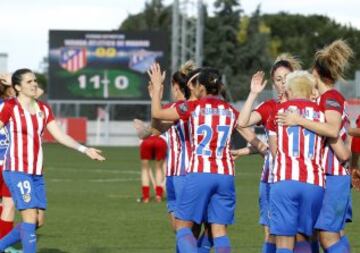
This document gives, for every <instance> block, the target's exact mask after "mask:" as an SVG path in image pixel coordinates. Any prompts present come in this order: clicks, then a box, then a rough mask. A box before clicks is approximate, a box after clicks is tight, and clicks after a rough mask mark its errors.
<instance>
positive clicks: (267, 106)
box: [254, 99, 278, 183]
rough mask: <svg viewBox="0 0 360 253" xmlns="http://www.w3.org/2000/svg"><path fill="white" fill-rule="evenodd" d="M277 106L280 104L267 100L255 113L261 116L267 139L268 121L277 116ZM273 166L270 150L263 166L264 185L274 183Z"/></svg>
mask: <svg viewBox="0 0 360 253" xmlns="http://www.w3.org/2000/svg"><path fill="white" fill-rule="evenodd" d="M277 104H278V102H276V101H275V100H274V99H270V100H267V101H265V102H263V103H261V104H260V105H258V106H257V107H256V108H255V110H254V111H255V112H257V113H259V114H260V116H261V121H260V124H261V125H263V126H264V129H265V134H266V137H267V138H268V137H269V136H268V135H269V130H268V127H267V125H268V124H267V121H268V119H269V118H270V116H271V115H274V114H275V111H276V105H277ZM272 165H273V157H272V155H271V152H270V150H268V151H267V152H266V155H265V157H264V164H263V168H262V172H261V178H260V180H261V182H264V183H272V182H273V180H274V178H273V173H271V171H272Z"/></svg>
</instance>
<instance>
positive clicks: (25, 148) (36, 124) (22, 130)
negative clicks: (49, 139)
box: [0, 98, 54, 175]
mask: <svg viewBox="0 0 360 253" xmlns="http://www.w3.org/2000/svg"><path fill="white" fill-rule="evenodd" d="M37 105H38V111H37V112H36V113H35V114H30V112H28V111H26V110H24V109H23V108H22V107H21V105H20V103H19V102H18V100H17V99H16V98H12V99H9V100H7V101H5V103H4V107H3V109H2V111H1V113H0V121H1V122H2V123H4V125H5V126H6V128H7V131H8V133H9V136H10V143H9V149H8V152H7V154H6V157H5V166H4V170H11V171H18V172H24V173H27V174H32V175H42V169H43V151H42V146H41V136H42V133H43V131H44V128H45V127H46V125H47V124H48V123H49V122H51V121H52V120H54V115H53V113H52V111H51V108H50V107H49V106H48V105H46V104H44V103H43V102H41V101H37Z"/></svg>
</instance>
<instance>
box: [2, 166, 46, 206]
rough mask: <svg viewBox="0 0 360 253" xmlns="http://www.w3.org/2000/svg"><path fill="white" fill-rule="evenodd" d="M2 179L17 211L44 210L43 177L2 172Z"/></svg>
mask: <svg viewBox="0 0 360 253" xmlns="http://www.w3.org/2000/svg"><path fill="white" fill-rule="evenodd" d="M3 177H4V180H5V183H6V185H7V186H8V188H9V190H10V192H11V196H12V198H13V200H14V203H15V207H16V209H17V210H25V209H33V208H35V209H46V205H47V200H46V193H45V181H44V177H43V176H35V175H29V174H26V173H22V172H14V171H3Z"/></svg>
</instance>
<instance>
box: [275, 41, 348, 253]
mask: <svg viewBox="0 0 360 253" xmlns="http://www.w3.org/2000/svg"><path fill="white" fill-rule="evenodd" d="M352 55H353V51H352V50H351V48H350V47H349V46H348V45H347V43H346V42H344V41H342V40H336V41H334V42H333V43H331V44H330V45H328V46H326V47H324V48H323V49H321V50H318V51H317V52H316V54H315V60H314V65H313V68H312V73H313V75H314V76H315V78H316V84H317V88H318V91H319V93H320V97H319V101H318V103H319V106H320V107H321V108H322V110H323V111H324V112H325V119H326V121H325V122H324V123H321V122H313V121H311V120H308V119H306V117H301V116H300V115H298V114H297V113H280V114H279V115H278V123H280V124H283V125H289V126H295V125H300V126H302V127H304V128H306V129H308V130H311V131H313V132H315V133H317V134H319V135H322V136H326V137H331V138H330V139H328V140H327V141H326V146H325V151H324V159H323V164H322V165H323V167H324V168H325V173H326V187H325V188H326V190H325V197H324V202H323V206H322V210H321V212H320V216H319V219H318V221H317V224H316V228H317V229H319V230H320V242H321V244H322V246H323V248H324V250H326V251H327V252H329V253H333V252H334V253H335V252H343V251H344V252H345V251H349V250H350V245H349V242H348V239H347V238H346V236H343V237H341V234H340V231H341V230H343V229H344V226H345V222H346V221H347V220H351V216H350V213H351V212H350V210H351V201H350V200H351V188H350V186H351V185H350V184H351V182H350V181H351V178H350V176H349V172H348V164H347V163H346V162H344V161H346V160H347V159H348V157H349V156H350V150H349V149H348V148H344V149H343V150H342V151H343V153H342V154H339V153H336V154H335V152H334V150H333V146H332V144H334V143H335V144H336V143H338V142H341V141H343V142H345V141H346V139H347V133H346V131H347V127H348V124H349V120H348V118H347V115H346V112H345V98H344V97H343V96H342V95H341V94H340V93H339V92H338V91H337V90H335V89H334V85H335V82H336V81H337V80H339V79H341V78H342V76H343V73H344V71H345V68H346V66H347V65H348V61H349V58H350V57H351V56H352ZM342 155H344V156H342Z"/></svg>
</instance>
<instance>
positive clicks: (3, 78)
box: [0, 74, 11, 86]
mask: <svg viewBox="0 0 360 253" xmlns="http://www.w3.org/2000/svg"><path fill="white" fill-rule="evenodd" d="M0 84H2V85H6V86H11V75H10V74H0Z"/></svg>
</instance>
